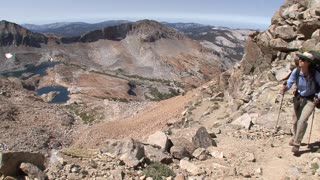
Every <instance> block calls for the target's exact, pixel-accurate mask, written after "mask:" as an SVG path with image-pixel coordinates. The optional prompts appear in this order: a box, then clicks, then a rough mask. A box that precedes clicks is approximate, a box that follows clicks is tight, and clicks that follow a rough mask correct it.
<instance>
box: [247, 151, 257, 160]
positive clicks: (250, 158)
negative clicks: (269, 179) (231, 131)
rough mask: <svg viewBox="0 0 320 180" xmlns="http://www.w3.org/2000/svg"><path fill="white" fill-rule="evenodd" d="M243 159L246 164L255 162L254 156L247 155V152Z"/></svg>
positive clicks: (251, 154)
mask: <svg viewBox="0 0 320 180" xmlns="http://www.w3.org/2000/svg"><path fill="white" fill-rule="evenodd" d="M245 159H246V161H248V162H255V161H256V158H255V156H254V154H253V153H249V152H246V153H245Z"/></svg>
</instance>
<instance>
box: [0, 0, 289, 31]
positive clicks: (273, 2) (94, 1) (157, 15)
mask: <svg viewBox="0 0 320 180" xmlns="http://www.w3.org/2000/svg"><path fill="white" fill-rule="evenodd" d="M283 1H284V0H255V1H252V0H242V1H234V0H233V1H232V0H224V1H221V0H199V1H197V2H191V1H182V0H173V1H169V0H163V1H161V2H160V1H152V0H151V1H150V0H149V1H147V0H136V1H134V2H133V1H126V0H118V1H116V2H111V0H106V1H99V0H91V1H90V2H88V1H85V0H78V1H70V0H65V1H63V0H56V1H47V2H45V3H44V2H43V1H40V0H31V1H28V3H27V4H26V3H25V1H22V0H14V2H15V3H12V4H8V3H7V4H5V6H2V7H0V10H1V11H0V17H1V18H2V19H4V20H8V21H11V22H15V23H18V24H36V25H42V24H51V23H56V22H87V23H97V22H102V21H108V20H129V21H137V20H142V19H152V20H156V21H160V22H163V21H165V22H170V23H177V22H183V23H199V24H204V25H213V26H225V27H231V28H250V29H265V28H267V27H268V26H269V25H270V21H271V18H272V15H273V14H274V12H275V11H276V10H277V9H278V8H279V7H280V6H281V5H282V3H283ZM13 10H14V11H13ZM13 12H14V13H13Z"/></svg>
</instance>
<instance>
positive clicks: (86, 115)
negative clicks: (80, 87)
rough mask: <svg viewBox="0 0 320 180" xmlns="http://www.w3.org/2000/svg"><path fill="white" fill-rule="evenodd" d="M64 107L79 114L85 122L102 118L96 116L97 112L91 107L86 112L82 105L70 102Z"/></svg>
mask: <svg viewBox="0 0 320 180" xmlns="http://www.w3.org/2000/svg"><path fill="white" fill-rule="evenodd" d="M66 108H67V109H69V110H70V111H72V112H73V113H75V114H76V115H77V116H79V117H80V118H81V119H82V121H83V122H84V123H85V124H87V123H91V122H93V121H95V120H97V119H101V118H102V117H98V115H99V114H98V113H97V109H91V110H90V112H88V111H87V110H86V106H84V105H79V104H70V105H67V106H66Z"/></svg>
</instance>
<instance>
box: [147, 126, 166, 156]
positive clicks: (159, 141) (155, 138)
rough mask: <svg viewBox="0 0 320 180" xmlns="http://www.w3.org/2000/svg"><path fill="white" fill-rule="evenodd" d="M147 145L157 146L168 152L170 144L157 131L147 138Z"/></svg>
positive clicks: (160, 132)
mask: <svg viewBox="0 0 320 180" xmlns="http://www.w3.org/2000/svg"><path fill="white" fill-rule="evenodd" d="M147 143H148V144H150V145H157V146H159V147H161V150H163V151H166V152H168V150H169V148H170V146H169V145H170V143H169V139H168V137H167V135H166V134H165V133H164V132H162V131H157V132H155V133H154V134H152V135H150V136H149V137H148V140H147Z"/></svg>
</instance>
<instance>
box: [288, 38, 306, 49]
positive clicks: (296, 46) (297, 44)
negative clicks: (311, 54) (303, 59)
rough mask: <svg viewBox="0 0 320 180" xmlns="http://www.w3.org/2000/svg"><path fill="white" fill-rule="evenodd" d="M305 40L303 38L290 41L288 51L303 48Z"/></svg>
mask: <svg viewBox="0 0 320 180" xmlns="http://www.w3.org/2000/svg"><path fill="white" fill-rule="evenodd" d="M303 42H304V41H302V40H295V41H291V42H290V43H288V47H287V51H297V50H299V49H301V47H302V44H303Z"/></svg>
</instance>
